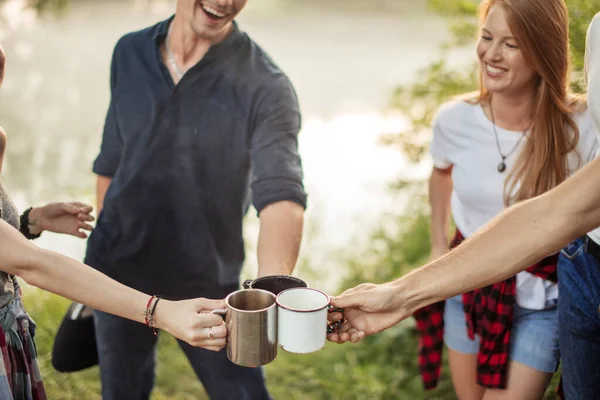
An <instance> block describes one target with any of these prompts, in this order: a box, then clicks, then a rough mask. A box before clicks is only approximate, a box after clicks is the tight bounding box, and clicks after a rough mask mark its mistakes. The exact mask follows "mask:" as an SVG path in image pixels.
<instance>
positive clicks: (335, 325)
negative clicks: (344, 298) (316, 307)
mask: <svg viewBox="0 0 600 400" xmlns="http://www.w3.org/2000/svg"><path fill="white" fill-rule="evenodd" d="M327 313H329V314H332V313H341V314H342V319H341V320H339V321H335V322H330V321H327V333H337V332H338V331H339V330H340V328H341V326H342V324H343V323H344V322H346V318H345V317H344V309H343V308H337V307H334V306H333V305H331V304H329V305H328V306H327Z"/></svg>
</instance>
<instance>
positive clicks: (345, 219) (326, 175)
mask: <svg viewBox="0 0 600 400" xmlns="http://www.w3.org/2000/svg"><path fill="white" fill-rule="evenodd" d="M20 3H21V0H9V1H8V2H7V5H5V9H4V10H3V12H4V15H5V17H6V18H4V19H3V20H0V23H1V24H2V26H1V27H0V42H1V43H2V45H3V46H4V48H5V50H6V52H7V54H8V57H9V60H8V70H7V77H6V79H5V85H4V87H3V88H2V93H1V96H0V122H1V124H2V125H3V126H4V128H5V130H6V131H7V133H8V135H9V147H8V154H7V158H6V159H5V160H6V165H5V173H4V180H5V182H6V184H7V186H8V187H9V188H10V189H11V190H12V193H13V194H14V195H15V200H16V201H17V203H18V204H19V205H20V206H21V207H24V206H26V205H29V204H42V203H44V202H46V201H52V200H54V201H56V200H73V199H79V200H84V201H87V202H92V203H93V201H94V184H95V178H94V176H93V175H92V173H91V171H90V168H91V163H92V161H93V159H94V157H95V156H96V154H97V151H98V146H99V143H100V135H101V131H102V125H103V120H104V115H105V111H106V108H107V105H108V100H109V92H108V71H109V63H110V57H111V53H112V48H113V46H114V44H115V42H116V41H117V39H118V38H119V37H120V36H121V35H122V34H124V33H126V32H128V31H131V30H136V29H140V28H143V27H146V26H148V25H151V24H154V23H155V22H156V21H158V20H160V19H163V18H166V17H167V16H168V15H170V13H171V12H172V10H173V9H174V7H173V2H171V1H151V0H141V1H126V0H120V1H107V0H102V1H73V2H72V6H71V8H70V11H69V13H68V14H66V16H64V17H62V18H55V17H45V18H42V19H41V20H37V21H36V20H35V19H34V18H31V16H30V15H28V14H23V13H17V12H15V10H16V9H17V8H18V5H19V4H20ZM424 4H425V2H424V1H417V0H389V1H383V0H378V1H375V0H370V1H368V2H365V1H347V0H346V1H342V0H329V1H325V0H321V1H313V0H302V1H301V2H300V1H297V0H250V1H249V5H248V6H247V8H246V9H245V10H244V12H243V13H242V15H241V16H240V18H239V23H240V26H241V28H242V29H243V30H245V31H246V32H248V33H249V34H250V35H251V36H252V37H253V38H254V39H255V40H256V41H257V42H258V43H259V44H260V45H262V46H263V47H264V48H265V49H266V50H267V51H268V52H269V53H270V54H271V56H272V57H273V58H274V59H275V60H276V62H277V63H278V64H279V65H280V66H281V67H282V68H283V69H284V70H285V71H286V72H287V73H288V75H289V76H290V78H291V80H292V81H293V83H294V84H295V86H296V89H297V92H298V95H299V97H300V102H301V107H302V111H303V117H304V123H303V130H302V132H301V136H300V147H301V153H302V156H303V160H304V165H305V175H306V182H305V183H306V187H307V190H308V192H309V195H310V198H309V201H310V207H309V210H308V212H307V230H306V240H305V243H304V248H303V255H304V257H309V258H310V259H311V260H312V261H313V262H314V265H315V266H316V267H317V268H318V269H321V270H323V271H324V272H323V274H322V275H321V278H320V279H314V280H313V281H312V282H311V283H312V284H313V285H316V286H323V287H327V285H326V284H325V283H324V280H325V278H326V277H327V276H328V274H329V273H331V272H332V271H339V270H340V269H341V268H343V266H341V265H338V264H337V261H336V260H335V259H333V258H332V256H331V254H332V253H333V252H335V251H339V250H340V249H341V250H342V251H343V249H344V248H345V247H349V246H350V243H353V244H354V243H356V242H359V243H360V242H361V240H364V239H365V238H366V237H367V234H368V232H369V230H370V229H371V228H372V227H373V226H375V225H376V224H377V223H378V221H379V218H378V216H380V215H381V214H382V213H383V212H385V211H389V210H394V209H401V207H402V202H401V201H398V200H397V199H393V198H392V197H390V196H389V195H388V194H387V192H386V188H387V184H388V183H389V182H390V181H391V180H393V179H394V178H395V177H397V176H399V175H400V174H403V175H410V176H424V174H426V173H427V170H428V168H429V164H428V163H424V165H421V166H418V167H410V166H408V165H407V163H406V161H405V159H404V158H403V156H402V154H400V153H399V152H397V151H396V150H394V149H391V148H385V147H381V146H379V145H378V144H377V140H378V137H379V136H380V135H381V134H382V133H387V132H393V131H397V130H400V129H402V126H403V120H402V118H400V117H399V116H397V115H393V114H392V113H389V112H388V111H387V104H388V100H389V95H390V92H391V90H392V89H393V87H394V86H395V85H397V84H402V83H407V82H410V80H411V79H412V78H413V77H414V74H415V72H416V71H417V70H418V69H419V68H421V67H423V66H425V65H427V63H428V62H429V61H431V60H433V59H435V58H436V57H437V56H438V52H439V51H438V45H439V44H440V43H441V42H442V41H444V40H445V39H447V38H448V33H447V28H446V25H445V21H443V20H441V19H440V18H439V17H436V16H433V15H431V14H430V13H428V12H427V10H426V7H425V5H424ZM466 54H468V53H466ZM455 56H456V60H455V61H456V62H460V61H461V58H463V59H464V57H465V53H464V52H461V53H457V54H456V55H455ZM251 214H252V213H251ZM249 220H250V223H249V224H248V228H247V230H246V235H247V237H248V248H249V254H248V266H247V270H246V274H250V275H251V274H252V273H253V272H252V271H253V270H254V268H255V255H254V253H253V252H252V249H253V247H254V246H253V243H254V242H255V240H254V239H255V236H256V235H255V232H256V228H257V225H256V221H255V219H254V218H253V217H252V216H250V217H249ZM38 244H39V245H41V246H44V247H47V248H51V249H54V250H58V251H61V252H63V253H65V254H67V255H70V256H72V257H74V258H77V259H80V258H81V257H82V254H83V251H84V248H85V242H84V241H81V240H78V239H72V238H68V237H63V236H58V235H52V234H44V236H43V237H42V238H41V239H40V240H39V241H38ZM325 271H329V272H328V273H326V272H325Z"/></svg>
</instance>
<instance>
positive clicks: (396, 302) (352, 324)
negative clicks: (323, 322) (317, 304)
mask: <svg viewBox="0 0 600 400" xmlns="http://www.w3.org/2000/svg"><path fill="white" fill-rule="evenodd" d="M331 304H332V305H333V306H335V307H338V308H343V309H344V318H345V321H344V322H343V323H342V324H341V327H340V329H339V332H333V333H330V334H328V335H327V339H328V340H330V341H332V342H336V343H344V342H348V341H350V342H352V343H356V342H359V341H360V340H362V339H363V338H364V337H366V336H369V335H373V334H375V333H378V332H381V331H383V330H385V329H387V328H390V327H391V326H393V325H395V324H397V323H398V322H400V321H401V320H403V319H404V318H406V317H408V315H409V314H407V315H404V314H405V313H404V312H403V310H402V300H401V296H400V293H398V290H397V289H396V288H395V287H394V286H393V285H391V284H383V285H375V284H372V283H366V284H362V285H358V286H356V287H354V288H352V289H349V290H347V291H345V292H344V293H342V294H341V295H339V296H337V297H333V298H332V299H331ZM341 318H342V316H341V315H340V314H338V313H333V314H331V315H330V317H329V320H330V321H339V320H340V319H341Z"/></svg>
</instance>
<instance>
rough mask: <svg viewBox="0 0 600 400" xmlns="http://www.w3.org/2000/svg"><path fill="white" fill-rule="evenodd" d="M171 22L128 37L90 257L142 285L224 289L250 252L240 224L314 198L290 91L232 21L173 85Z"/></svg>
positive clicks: (116, 61) (114, 84) (196, 292)
mask: <svg viewBox="0 0 600 400" xmlns="http://www.w3.org/2000/svg"><path fill="white" fill-rule="evenodd" d="M169 23H170V20H167V21H163V22H161V23H159V24H157V25H155V26H153V27H150V28H147V29H144V30H142V31H139V32H134V33H130V34H127V35H125V36H124V37H123V38H121V39H120V40H119V42H118V43H117V45H116V47H115V50H114V54H113V59H112V65H111V80H110V84H111V102H110V106H109V109H108V113H107V117H106V123H105V128H104V134H103V140H102V145H101V150H100V154H99V155H98V157H97V159H96V160H95V162H94V166H93V170H94V172H95V173H96V174H98V175H103V176H108V177H112V178H113V179H112V182H111V185H110V187H109V189H108V191H107V193H106V197H105V199H104V208H103V210H102V212H101V214H100V215H99V218H98V222H97V226H96V228H95V229H94V231H93V232H92V235H91V236H90V239H89V242H88V248H87V254H86V263H88V264H89V265H91V266H93V267H95V268H97V269H98V270H100V271H102V272H104V273H106V274H107V275H109V276H111V277H113V278H115V279H117V280H119V281H121V282H123V283H125V284H127V285H129V286H132V287H134V288H137V289H139V290H143V291H145V292H146V293H151V294H159V295H163V296H166V297H168V298H173V299H181V298H189V297H197V296H221V295H223V294H224V292H225V291H227V290H231V289H232V288H235V287H236V286H237V285H238V283H239V274H240V270H241V268H242V263H243V261H244V243H243V238H242V221H243V219H244V216H245V214H246V213H247V211H248V208H249V205H250V203H251V202H252V203H253V204H254V207H255V208H256V210H257V211H258V212H260V211H261V210H262V209H263V208H264V207H265V206H267V205H269V204H271V203H274V202H278V201H283V200H289V201H294V202H296V203H298V204H300V205H302V206H306V194H305V192H304V188H303V184H302V166H301V161H300V157H299V155H298V141H297V136H298V131H299V130H300V112H299V107H298V102H297V99H296V95H295V92H294V89H293V87H292V85H291V83H290V82H289V80H288V78H287V77H286V76H285V74H284V73H282V72H281V70H280V69H279V68H278V67H277V66H276V65H275V64H274V62H273V61H272V60H271V59H270V58H269V57H268V56H267V55H266V54H265V52H264V51H263V50H262V49H261V48H260V47H259V46H258V45H256V43H254V42H253V41H252V40H251V39H250V38H249V37H248V36H247V35H246V34H245V33H243V32H242V31H240V30H239V28H238V26H237V25H236V24H234V30H233V31H232V33H231V34H230V35H229V36H228V37H227V38H225V39H224V40H223V41H222V42H221V43H219V44H216V45H213V46H212V47H211V48H210V49H209V51H208V52H207V54H206V55H205V56H204V57H203V58H202V60H201V61H200V62H199V63H198V64H197V65H195V66H194V67H192V68H191V69H190V70H189V71H188V72H187V73H186V74H185V75H184V76H183V78H182V79H181V81H180V82H179V83H178V84H177V85H174V83H173V80H172V79H171V77H170V75H169V72H168V70H167V69H166V68H165V66H164V64H163V62H162V60H161V57H160V46H161V44H162V43H163V42H164V39H165V37H166V33H167V29H168V24H169Z"/></svg>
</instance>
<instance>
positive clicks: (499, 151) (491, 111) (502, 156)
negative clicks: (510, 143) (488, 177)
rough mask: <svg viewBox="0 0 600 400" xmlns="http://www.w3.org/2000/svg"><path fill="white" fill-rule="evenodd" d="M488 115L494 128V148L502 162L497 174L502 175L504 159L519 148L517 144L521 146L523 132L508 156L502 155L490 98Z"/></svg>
mask: <svg viewBox="0 0 600 400" xmlns="http://www.w3.org/2000/svg"><path fill="white" fill-rule="evenodd" d="M490 115H491V117H492V126H493V127H494V137H495V138H496V147H497V148H498V154H500V157H501V158H502V161H500V164H498V172H499V173H503V172H504V171H506V158H507V157H508V156H510V155H511V154H512V153H514V152H515V150H516V149H517V147H519V144H521V141H522V140H523V138H524V137H525V132H522V135H521V137H520V138H519V141H518V142H517V144H515V146H514V147H513V148H512V150H511V151H510V152H509V153H508V154H506V155H504V154H502V151H501V150H500V141H499V140H498V132H496V121H495V120H494V110H493V108H492V99H491V98H490Z"/></svg>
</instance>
